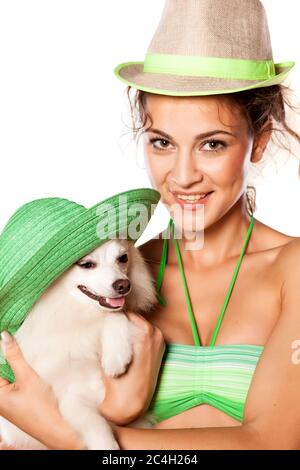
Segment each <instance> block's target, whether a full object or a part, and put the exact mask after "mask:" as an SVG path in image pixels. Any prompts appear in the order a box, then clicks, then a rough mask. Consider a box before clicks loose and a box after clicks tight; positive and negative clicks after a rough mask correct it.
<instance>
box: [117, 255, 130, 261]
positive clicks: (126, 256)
mask: <svg viewBox="0 0 300 470" xmlns="http://www.w3.org/2000/svg"><path fill="white" fill-rule="evenodd" d="M118 261H119V263H127V261H128V255H127V253H124V255H121V256H119V258H118Z"/></svg>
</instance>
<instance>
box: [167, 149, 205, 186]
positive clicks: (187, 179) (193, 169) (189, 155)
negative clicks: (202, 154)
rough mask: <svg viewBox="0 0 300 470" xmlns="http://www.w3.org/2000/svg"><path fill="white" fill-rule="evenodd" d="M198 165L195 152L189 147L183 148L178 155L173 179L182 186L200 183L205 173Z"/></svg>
mask: <svg viewBox="0 0 300 470" xmlns="http://www.w3.org/2000/svg"><path fill="white" fill-rule="evenodd" d="M197 166H198V165H197V164H196V162H195V157H194V155H193V152H191V151H190V150H188V149H186V150H182V151H181V152H179V153H178V155H177V158H176V161H175V163H174V166H173V170H172V177H171V179H172V180H175V181H176V182H177V184H178V186H180V187H182V188H185V187H187V186H191V185H192V184H193V183H199V182H200V181H202V179H203V173H202V171H201V170H200V169H199V168H198V167H197Z"/></svg>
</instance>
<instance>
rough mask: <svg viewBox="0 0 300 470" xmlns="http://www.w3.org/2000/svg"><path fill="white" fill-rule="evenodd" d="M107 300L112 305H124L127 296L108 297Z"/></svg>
mask: <svg viewBox="0 0 300 470" xmlns="http://www.w3.org/2000/svg"><path fill="white" fill-rule="evenodd" d="M105 301H106V302H107V303H108V304H110V305H111V306H112V307H123V305H124V303H125V297H118V298H113V297H106V298H105Z"/></svg>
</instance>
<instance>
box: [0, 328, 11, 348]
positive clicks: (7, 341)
mask: <svg viewBox="0 0 300 470" xmlns="http://www.w3.org/2000/svg"><path fill="white" fill-rule="evenodd" d="M1 340H2V343H3V346H4V347H5V346H8V345H9V344H11V343H12V341H13V338H12V336H11V335H10V334H9V333H8V332H7V331H2V333H1Z"/></svg>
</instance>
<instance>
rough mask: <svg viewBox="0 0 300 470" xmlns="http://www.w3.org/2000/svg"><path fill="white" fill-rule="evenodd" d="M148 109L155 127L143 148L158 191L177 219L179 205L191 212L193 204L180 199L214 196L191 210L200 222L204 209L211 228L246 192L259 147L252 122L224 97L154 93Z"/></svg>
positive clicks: (144, 137) (191, 214)
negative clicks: (255, 145)
mask: <svg viewBox="0 0 300 470" xmlns="http://www.w3.org/2000/svg"><path fill="white" fill-rule="evenodd" d="M146 107H147V111H148V112H149V113H150V115H151V117H152V120H153V124H152V126H151V127H150V129H148V130H147V131H146V132H144V133H143V145H144V152H145V159H146V166H147V170H148V174H149V177H150V180H151V182H152V185H153V187H154V188H155V189H157V190H158V191H159V192H160V194H161V201H162V202H163V203H164V204H165V205H166V206H167V207H168V209H169V212H170V214H171V216H173V217H174V207H175V206H176V205H177V208H178V205H179V204H181V205H182V204H185V208H184V210H185V211H186V207H187V206H188V204H191V200H190V202H189V201H187V200H182V199H178V195H179V198H180V195H189V194H191V193H193V194H196V195H200V196H201V195H203V194H204V193H207V192H211V191H212V193H211V195H210V196H209V197H208V199H207V202H206V204H205V205H204V204H203V203H202V204H201V199H198V202H197V201H196V203H195V202H194V204H193V208H194V209H193V210H192V211H191V210H190V209H191V207H192V206H191V205H189V206H188V207H187V209H188V214H189V217H192V218H194V217H195V208H196V207H197V206H198V207H199V204H201V206H202V209H203V208H204V218H205V221H204V225H205V227H207V226H209V225H211V224H212V223H214V222H216V221H217V220H218V219H220V218H221V217H222V216H223V215H224V214H225V213H226V212H227V211H228V210H229V209H230V208H231V207H232V206H233V205H234V204H235V203H236V202H237V201H238V200H239V199H240V198H241V195H242V194H243V193H244V191H245V186H246V175H247V172H248V167H249V163H250V160H251V153H252V147H253V137H252V135H251V133H250V131H249V125H248V123H247V120H246V118H245V117H244V116H243V115H242V113H241V112H240V111H239V110H238V109H237V108H236V107H234V106H233V105H232V103H230V102H229V101H227V100H226V99H224V97H223V98H222V97H215V96H204V97H201V96H200V97H199V96H197V97H172V96H166V95H154V94H148V95H147V102H146ZM149 124H150V121H148V122H147V125H146V127H148V126H149ZM196 197H197V196H196ZM195 204H196V205H195ZM202 213H203V212H202ZM202 228H203V227H202Z"/></svg>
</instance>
